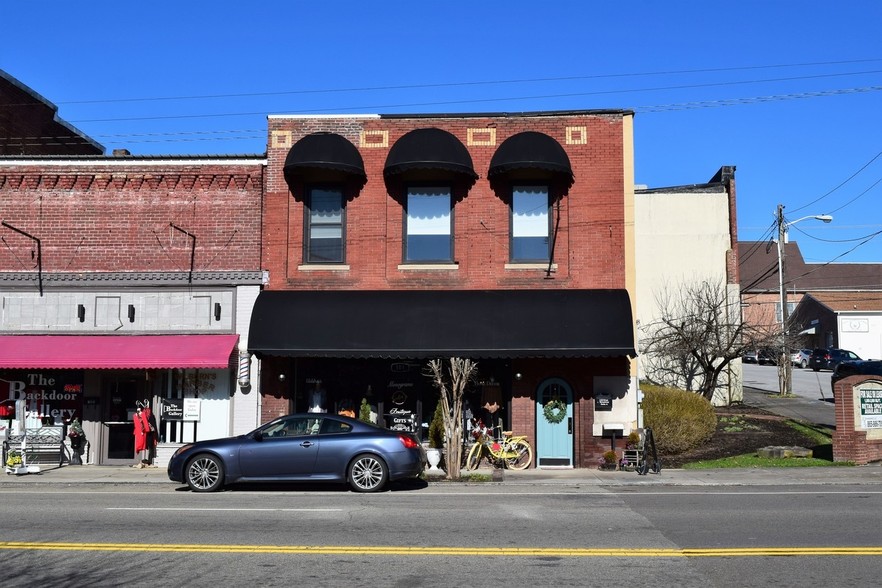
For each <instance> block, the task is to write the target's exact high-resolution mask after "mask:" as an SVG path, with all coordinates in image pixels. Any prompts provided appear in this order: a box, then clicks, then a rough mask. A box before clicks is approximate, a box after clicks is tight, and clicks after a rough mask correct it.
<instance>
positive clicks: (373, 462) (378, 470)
mask: <svg viewBox="0 0 882 588" xmlns="http://www.w3.org/2000/svg"><path fill="white" fill-rule="evenodd" d="M388 478H389V471H388V469H387V468H386V464H385V463H383V460H381V459H380V458H379V457H377V456H375V455H370V454H367V453H365V454H362V455H359V456H357V457H356V458H355V459H354V460H352V463H351V464H350V466H349V485H350V486H352V489H353V490H355V491H356V492H376V491H378V490H381V489H382V488H383V486H385V485H386V480H387V479H388Z"/></svg>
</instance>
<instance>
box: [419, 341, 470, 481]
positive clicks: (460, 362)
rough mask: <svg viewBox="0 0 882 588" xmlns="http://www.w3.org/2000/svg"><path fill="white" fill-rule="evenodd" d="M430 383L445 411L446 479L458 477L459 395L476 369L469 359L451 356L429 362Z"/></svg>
mask: <svg viewBox="0 0 882 588" xmlns="http://www.w3.org/2000/svg"><path fill="white" fill-rule="evenodd" d="M428 365H429V373H428V374H427V375H428V376H429V377H430V378H432V382H433V383H434V384H435V387H436V388H438V391H439V392H440V394H441V403H442V408H443V414H444V445H445V447H447V460H446V461H447V478H448V479H450V480H458V479H459V477H460V463H461V462H462V434H463V433H462V397H463V394H465V390H466V387H467V386H468V384H469V382H471V381H472V380H473V379H474V377H475V375H476V374H477V372H478V364H477V363H475V362H474V361H472V360H471V359H466V358H462V357H451V358H450V359H448V360H447V361H444V360H441V359H433V360H430V361H429V364H428Z"/></svg>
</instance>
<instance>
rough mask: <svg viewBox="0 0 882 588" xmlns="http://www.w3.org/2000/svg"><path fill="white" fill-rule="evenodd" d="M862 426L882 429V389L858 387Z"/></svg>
mask: <svg viewBox="0 0 882 588" xmlns="http://www.w3.org/2000/svg"><path fill="white" fill-rule="evenodd" d="M858 401H859V402H860V409H861V428H863V429H882V390H879V389H872V388H870V389H860V388H859V389H858Z"/></svg>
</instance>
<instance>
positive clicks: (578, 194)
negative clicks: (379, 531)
mask: <svg viewBox="0 0 882 588" xmlns="http://www.w3.org/2000/svg"><path fill="white" fill-rule="evenodd" d="M629 116H630V114H629V113H623V112H612V111H603V112H582V113H536V114H532V115H510V116H507V115H498V116H494V115H468V116H466V115H464V116H457V115H439V116H426V117H423V116H414V117H404V116H402V117H378V116H351V117H347V116H339V117H337V116H330V117H285V116H271V117H270V118H269V129H268V131H269V136H268V149H267V161H268V164H267V172H266V183H265V186H266V190H265V194H264V203H263V206H264V208H263V218H264V223H263V245H262V247H263V249H262V259H263V264H264V269H266V270H268V276H269V281H268V283H267V285H266V289H269V290H498V289H501V290H510V289H620V290H625V289H628V288H629V284H628V281H627V276H628V272H629V271H632V272H633V260H630V261H629V260H628V259H627V257H628V255H629V253H628V252H629V251H631V252H632V251H633V245H631V246H630V248H629V245H628V244H627V242H626V241H627V239H629V236H628V231H627V227H626V221H627V218H626V214H627V210H628V206H633V202H629V201H628V195H629V194H631V195H633V186H631V185H626V182H627V178H632V175H631V166H633V162H632V161H631V160H630V159H629V154H630V153H631V149H632V147H631V145H630V143H629V142H630V136H629V133H630V128H631V127H630V118H629ZM428 128H437V129H442V130H444V131H447V132H449V133H451V134H452V135H453V136H455V137H456V138H457V139H458V140H459V141H460V142H461V143H462V144H463V145H464V146H465V147H466V149H467V150H468V153H469V155H470V157H471V160H472V163H473V168H474V170H475V172H476V173H477V175H478V179H477V180H476V181H475V182H474V183H473V184H470V183H469V182H456V183H454V184H453V202H454V205H453V214H452V216H453V229H452V232H453V251H454V254H453V263H450V264H440V265H439V266H436V267H431V266H429V265H421V266H420V265H417V266H415V267H414V265H411V266H410V267H409V266H408V264H405V263H403V244H402V240H403V228H404V217H405V209H404V204H403V202H404V201H405V197H404V195H403V194H402V193H400V192H399V191H398V190H399V188H398V187H397V186H396V185H395V184H394V183H387V181H386V178H384V173H383V172H384V166H385V164H386V160H387V157H388V156H389V152H390V149H392V148H393V146H394V145H395V144H396V141H398V140H399V139H400V138H401V137H403V136H404V135H405V134H407V133H408V132H411V131H413V130H415V129H428ZM527 131H533V132H539V133H543V134H545V135H547V136H549V137H551V138H553V139H554V140H556V141H557V142H558V143H559V144H560V145H561V146H562V147H563V149H564V150H565V152H566V154H567V157H568V158H569V162H570V166H571V168H572V171H573V176H574V178H575V180H574V182H573V183H572V185H571V186H569V187H568V188H566V189H561V190H562V193H561V194H559V195H562V197H560V198H559V199H558V200H557V202H556V203H555V204H554V205H553V217H552V218H553V225H554V227H555V230H556V239H555V246H554V253H553V259H552V262H553V264H554V269H553V272H552V273H550V274H549V273H548V271H547V270H548V264H547V263H546V264H521V265H520V266H518V265H517V264H512V263H510V255H509V243H510V230H511V229H510V222H511V220H510V218H511V208H510V203H509V201H510V188H508V189H507V188H506V187H505V186H504V185H500V184H499V183H497V182H491V181H490V180H488V178H487V176H488V168H489V167H490V163H491V159H492V157H493V155H494V153H496V151H497V149H498V148H499V146H500V145H501V144H502V143H503V142H504V141H505V140H506V139H508V138H509V137H512V136H513V135H516V134H518V133H522V132H527ZM317 132H327V133H334V134H337V135H340V136H342V137H344V138H346V139H347V140H348V141H349V142H351V143H352V144H353V145H354V146H355V147H356V148H357V149H358V152H359V154H360V155H361V158H362V160H363V162H364V171H365V173H366V176H367V181H366V183H365V184H364V185H363V187H361V188H358V187H353V186H349V187H347V188H346V191H345V196H346V200H347V201H346V207H345V261H344V263H342V264H338V265H336V266H326V267H322V266H319V265H316V264H307V263H306V262H305V260H304V227H305V218H304V217H305V203H304V191H305V184H304V183H303V182H302V181H301V180H294V181H293V182H292V184H291V185H290V186H289V184H288V183H286V179H285V177H284V174H283V168H284V164H285V160H286V157H287V156H288V155H289V152H290V151H291V148H292V147H293V146H294V145H295V144H297V142H298V141H299V140H300V139H302V138H303V137H305V136H307V135H310V134H312V133H317ZM527 179H529V178H527ZM631 238H632V237H631ZM630 254H631V255H632V253H630ZM629 264H631V267H630V268H629ZM631 295H632V300H633V292H632V293H631ZM365 312H370V309H365ZM537 312H541V309H537ZM585 312H586V313H590V312H591V309H590V308H588V309H585ZM624 328H626V329H628V332H632V330H633V325H625V326H624ZM338 361H339V365H340V366H341V368H342V366H345V365H346V364H347V360H344V359H341V360H338ZM263 362H264V363H263V365H264V373H263V379H262V388H263V389H265V390H267V391H268V394H266V395H265V396H264V405H263V418H265V419H269V418H271V417H274V416H277V414H278V412H279V411H281V410H283V409H284V406H283V405H284V404H285V402H288V403H289V404H288V405H289V406H294V407H295V408H298V407H299V406H300V405H299V402H300V401H299V400H298V398H300V397H301V396H297V395H298V394H302V392H300V391H298V385H299V386H304V385H305V384H304V383H303V382H305V381H306V378H308V375H307V374H306V373H305V372H306V370H304V369H303V366H304V365H309V366H310V369H312V368H313V367H314V366H313V365H312V364H308V363H302V362H300V363H298V360H289V359H286V358H274V357H266V358H264V359H263ZM349 363H351V362H349ZM478 363H479V370H480V369H481V368H482V367H484V368H485V370H487V369H494V370H496V371H495V372H493V373H489V374H488V373H487V372H486V371H484V372H482V375H483V376H484V377H486V376H488V375H493V376H496V377H497V378H499V380H498V381H501V382H502V386H503V390H504V392H503V394H504V396H505V401H506V406H505V409H504V411H505V413H506V415H507V420H508V422H507V423H506V426H510V427H511V428H512V430H514V431H515V432H516V434H520V435H526V436H527V437H528V439H529V440H530V442H531V443H533V444H534V448H535V443H536V434H537V398H536V395H537V387H539V386H540V384H541V383H542V382H544V381H547V380H548V379H549V378H559V379H561V380H563V381H565V382H566V383H567V384H568V386H569V387H570V388H571V389H572V391H573V397H574V398H573V421H574V423H573V427H572V429H573V439H574V448H573V463H572V465H573V467H594V466H596V464H597V457H598V456H599V455H600V454H601V453H602V452H603V451H605V450H607V449H609V448H610V440H609V439H608V438H602V437H600V436H599V434H598V433H597V426H596V422H595V414H594V395H595V391H594V389H593V387H594V381H595V377H598V376H600V377H605V376H624V377H630V375H631V374H630V370H631V368H630V363H629V361H628V360H627V359H626V358H624V357H614V358H579V359H553V358H548V359H539V358H536V359H529V360H511V361H510V362H505V363H504V365H501V364H493V365H492V368H488V366H489V365H491V364H490V363H488V362H482V361H481V360H480V359H479V360H478ZM375 368H376V366H371V369H375ZM298 371H299V372H300V378H301V380H303V382H294V383H292V382H291V381H290V379H289V380H288V381H287V382H283V383H280V381H279V374H286V373H287V374H288V376H289V378H290V375H291V373H297V372H298ZM515 373H518V374H519V375H522V379H516V378H515V377H514V374H515ZM367 378H368V376H367V374H366V373H365V375H364V377H362V378H361V379H359V378H357V377H356V378H355V379H353V380H350V381H351V382H353V383H354V382H356V381H358V382H361V383H362V384H363V383H364V382H366V381H369V380H368V379H367ZM338 385H339V382H338ZM632 386H633V384H632ZM341 387H345V386H341ZM270 390H277V392H272V393H269V391H270ZM357 393H358V392H357ZM429 395H430V393H429V392H428V391H426V392H425V393H424V397H428V396H429ZM286 398H287V400H286ZM619 398H620V402H622V403H625V402H626V401H625V400H624V399H622V397H621V396H620V397H619ZM628 402H630V401H628ZM424 404H425V405H424V410H431V408H432V407H433V406H434V403H433V402H432V404H429V403H428V400H426V401H425V403H424ZM622 406H625V404H622ZM330 409H331V410H333V406H331V407H330ZM633 412H634V413H635V415H634V416H629V418H628V419H625V420H626V421H627V422H628V423H630V422H631V421H634V422H636V402H634V411H633ZM427 419H428V417H427V416H426V415H425V414H424V416H423V420H427ZM627 427H628V424H626V430H627ZM540 449H541V448H540Z"/></svg>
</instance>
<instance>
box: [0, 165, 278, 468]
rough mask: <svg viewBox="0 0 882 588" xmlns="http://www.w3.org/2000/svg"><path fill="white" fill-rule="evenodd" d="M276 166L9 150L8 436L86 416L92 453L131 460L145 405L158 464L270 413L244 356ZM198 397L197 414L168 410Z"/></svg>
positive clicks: (0, 267)
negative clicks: (153, 424)
mask: <svg viewBox="0 0 882 588" xmlns="http://www.w3.org/2000/svg"><path fill="white" fill-rule="evenodd" d="M264 168H265V159H264V157H263V156H262V155H259V156H238V157H208V156H194V157H133V156H128V155H119V156H112V157H106V156H103V155H94V156H76V155H73V156H71V155H57V156H40V155H26V156H5V157H2V158H0V219H2V221H3V222H2V227H0V240H2V247H0V299H2V306H0V400H4V401H5V402H6V403H7V404H9V405H13V406H15V411H14V418H13V419H11V420H8V421H7V420H4V421H2V425H0V437H5V436H6V435H8V434H13V435H19V434H21V432H22V431H23V430H35V429H39V428H40V427H42V426H44V425H50V426H63V425H64V424H66V423H69V422H70V420H72V419H73V418H77V419H79V420H80V421H81V422H82V424H83V428H84V430H85V433H86V439H87V441H88V450H87V452H86V453H87V455H86V456H85V459H86V461H87V462H88V463H95V464H101V465H105V464H106V465H112V464H132V463H135V461H137V460H138V458H139V456H137V455H136V454H135V451H134V447H133V421H132V419H133V415H134V414H135V412H136V408H137V405H138V403H147V404H149V405H150V406H152V407H153V411H154V412H155V413H156V416H157V417H159V433H160V434H159V439H158V440H159V447H158V451H159V459H158V461H159V462H160V463H161V462H162V459H163V456H165V457H166V458H167V457H168V455H170V452H171V451H173V449H174V448H175V447H177V446H179V445H180V444H181V443H184V442H189V441H193V440H199V439H210V438H216V437H224V436H227V435H229V434H230V433H231V432H239V433H244V432H247V431H249V430H251V429H253V428H255V427H256V426H257V425H258V424H259V422H258V418H259V417H258V415H259V409H258V394H257V393H256V392H255V393H250V394H249V392H250V391H249V389H248V388H247V387H245V388H242V387H240V386H238V385H237V372H238V365H237V363H238V361H239V353H238V352H239V351H242V352H244V351H245V349H246V345H247V329H248V325H249V322H250V313H251V309H252V307H253V303H254V300H255V299H256V297H257V293H258V291H259V290H260V287H261V282H262V272H261V271H260V223H261V216H260V205H261V199H262V195H263V172H264ZM255 364H256V362H255ZM249 367H250V366H249V365H248V363H247V362H246V363H245V368H246V379H247V376H248V375H250V369H249ZM255 373H256V370H255ZM185 399H187V402H190V403H191V405H192V406H194V407H196V406H197V405H198V413H199V414H198V418H195V417H194V418H189V419H188V418H187V417H182V418H179V419H175V418H174V416H173V415H172V412H167V411H166V408H169V407H176V406H178V405H180V404H182V403H183V402H184V401H185ZM7 428H9V429H10V430H8V431H7V430H6V429H7ZM150 459H153V457H151V458H150Z"/></svg>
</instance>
